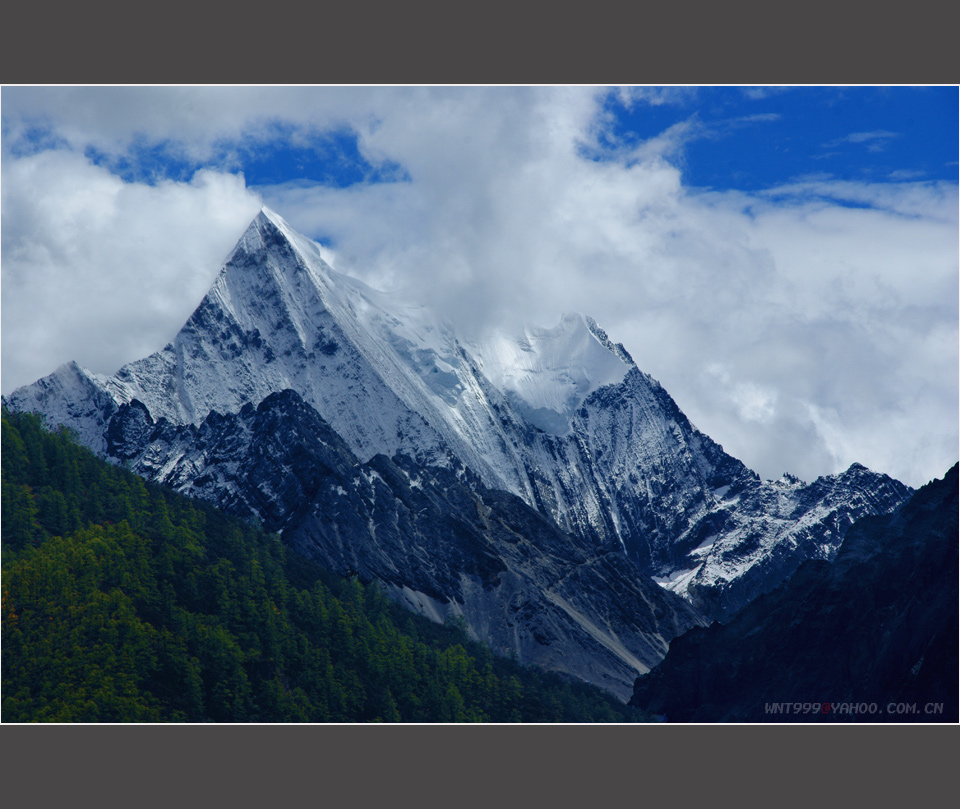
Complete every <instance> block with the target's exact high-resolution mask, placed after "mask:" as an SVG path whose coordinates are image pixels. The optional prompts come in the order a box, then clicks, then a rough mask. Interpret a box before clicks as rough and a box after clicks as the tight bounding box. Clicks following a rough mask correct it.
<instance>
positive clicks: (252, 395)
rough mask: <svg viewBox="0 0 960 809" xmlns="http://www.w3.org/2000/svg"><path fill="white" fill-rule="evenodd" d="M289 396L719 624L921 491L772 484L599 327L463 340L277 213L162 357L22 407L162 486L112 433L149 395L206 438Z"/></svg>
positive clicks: (156, 410)
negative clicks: (517, 512)
mask: <svg viewBox="0 0 960 809" xmlns="http://www.w3.org/2000/svg"><path fill="white" fill-rule="evenodd" d="M283 390H293V391H295V392H296V393H297V394H298V395H299V396H300V397H302V399H303V400H304V402H306V403H307V404H308V405H309V406H310V407H312V408H313V409H315V410H316V412H317V413H318V414H319V415H320V416H321V417H322V418H323V419H324V420H325V421H326V423H327V424H329V426H330V428H331V429H332V430H333V431H334V432H335V433H336V434H337V435H338V436H339V437H340V438H341V439H342V440H343V442H344V443H345V445H346V446H347V447H348V449H349V451H350V452H351V453H353V454H354V455H355V456H356V457H357V459H358V460H359V462H361V463H367V462H370V461H371V459H373V458H374V457H375V456H378V455H382V456H384V457H386V458H394V457H396V456H403V457H405V458H407V459H409V460H410V461H411V462H412V463H415V464H417V465H419V466H422V467H424V468H428V467H429V468H431V469H438V470H439V469H450V470H456V469H460V468H465V469H467V470H469V471H470V473H471V474H473V475H475V476H476V478H477V480H478V481H479V482H480V483H482V485H483V486H484V487H485V489H487V490H490V491H503V492H507V493H509V494H512V495H515V496H517V497H519V498H520V499H521V500H522V501H524V502H525V503H526V504H527V505H528V506H530V507H531V508H533V509H535V510H536V511H538V512H539V513H540V514H541V515H543V516H544V517H545V518H547V519H548V520H550V521H551V522H552V523H554V524H555V525H556V526H557V527H558V528H559V529H560V530H561V531H563V532H566V533H568V534H571V535H573V536H575V537H577V538H578V539H579V541H580V543H581V548H582V549H583V550H584V551H585V552H589V553H593V552H595V551H599V550H611V549H612V550H615V551H617V552H620V553H622V554H624V555H625V556H627V557H628V558H629V559H630V560H631V561H632V562H633V563H634V564H635V565H637V566H638V567H639V569H640V570H642V571H644V573H646V574H649V575H653V576H656V577H657V578H658V580H660V581H661V583H662V584H663V585H664V587H665V588H667V589H673V590H675V591H676V592H677V593H678V594H680V595H682V596H684V597H685V598H687V599H688V600H690V601H691V602H692V603H694V604H696V606H697V608H698V609H699V610H700V611H701V613H702V614H703V615H705V616H706V617H708V618H718V617H725V616H726V615H728V614H730V613H731V612H732V611H734V610H736V609H737V608H738V607H739V606H741V605H742V604H743V603H746V602H747V601H749V600H750V599H751V598H753V597H754V596H755V595H757V594H758V593H760V592H763V591H765V590H767V589H769V588H771V587H773V586H774V585H776V584H777V583H778V582H779V581H780V580H782V578H783V577H785V576H786V575H789V573H790V572H792V570H793V569H795V568H796V567H797V565H799V564H800V563H801V562H802V561H803V560H804V559H806V558H809V557H810V556H811V555H813V556H819V557H821V558H830V557H831V554H832V553H834V552H835V550H836V547H837V546H838V545H839V542H840V540H841V539H842V536H843V533H844V531H845V529H846V526H847V525H849V523H850V522H852V521H853V520H855V519H857V518H859V517H860V516H864V515H866V514H873V513H883V512H884V511H887V510H889V509H891V508H893V507H895V506H896V505H897V504H898V502H899V501H900V500H902V499H903V498H904V497H905V496H907V494H908V493H909V490H908V489H907V488H906V487H904V486H902V485H900V484H899V483H897V482H896V481H892V480H891V479H889V478H887V477H885V476H882V475H877V474H875V473H871V472H868V471H867V470H862V469H856V470H853V472H851V471H849V470H848V472H847V473H844V475H840V476H831V477H829V478H824V479H821V480H820V481H817V482H815V483H813V484H811V485H810V486H808V487H805V486H802V485H801V484H799V483H797V482H791V483H788V484H784V483H783V482H782V481H781V482H777V483H763V482H761V481H760V480H759V478H758V477H757V476H756V474H755V473H753V472H752V471H750V470H749V469H747V468H746V467H745V466H744V465H743V464H742V463H741V462H740V461H738V460H736V459H735V458H733V457H731V456H729V455H727V454H726V453H725V452H724V451H723V448H722V447H720V446H719V445H718V444H717V443H716V442H714V441H712V440H711V439H710V438H709V437H708V436H706V435H704V434H703V433H701V432H699V431H698V430H697V429H696V428H695V427H694V426H693V425H692V424H691V423H690V422H689V420H688V419H687V418H686V417H685V416H684V414H683V413H682V412H681V411H680V409H679V407H677V405H676V403H675V402H674V401H673V399H672V398H671V397H670V396H669V394H667V392H666V391H665V390H664V389H663V388H662V387H661V386H660V384H659V383H658V382H657V381H656V380H654V379H652V378H651V377H650V376H649V375H647V374H645V373H643V372H642V371H640V369H639V368H637V367H636V365H635V363H634V362H633V360H632V359H631V357H630V356H629V354H628V353H627V352H626V351H625V350H624V349H623V347H622V346H620V345H618V344H615V343H613V342H612V341H611V340H610V339H609V338H608V337H607V335H606V334H605V333H604V332H603V330H602V329H601V328H600V327H599V326H598V325H597V324H596V323H595V322H593V321H592V320H591V319H590V318H587V317H584V316H581V315H577V314H569V315H565V316H564V317H563V318H562V320H561V322H560V323H559V325H557V326H556V327H554V328H552V329H532V328H530V329H526V330H524V331H522V332H520V333H518V334H513V335H491V336H488V337H486V338H484V339H482V340H478V341H475V342H473V343H466V342H463V341H461V340H460V339H458V337H457V335H456V333H455V331H454V329H453V328H452V327H451V326H450V325H449V324H446V323H444V322H442V321H439V320H437V319H436V318H435V317H433V316H432V315H431V313H430V312H429V311H428V310H426V309H424V308H423V307H419V306H415V305H411V304H408V303H405V302H403V301H401V300H399V299H398V298H396V297H394V296H391V295H387V294H384V293H381V292H378V291H376V290H373V289H371V288H369V287H367V286H366V285H364V284H362V283H360V282H359V281H357V280H356V279H353V278H350V277H348V276H345V275H342V274H340V273H337V272H335V271H334V270H333V269H331V268H330V267H329V266H328V265H327V264H326V263H325V262H324V260H323V259H322V257H321V254H320V249H319V247H318V246H317V245H316V244H315V243H313V242H311V241H310V240H309V239H306V238H305V237H303V236H301V235H299V234H297V233H296V232H295V231H293V229H292V228H290V226H289V225H288V224H287V223H286V222H284V220H283V219H281V218H280V217H279V216H277V215H276V214H274V213H272V212H270V211H267V210H264V211H263V212H261V213H260V214H259V215H258V216H257V217H256V219H255V220H254V221H253V222H252V223H251V225H250V227H249V228H248V229H247V231H246V232H245V233H244V235H243V236H242V238H241V239H240V241H239V243H238V244H237V246H236V248H235V249H234V251H233V253H232V254H231V255H230V256H229V257H228V259H227V261H226V263H225V264H224V267H223V269H222V270H221V272H220V274H219V276H218V277H217V279H216V281H215V283H214V285H213V287H212V288H211V290H210V292H209V293H208V294H207V295H206V297H205V298H204V299H203V301H202V302H201V304H200V305H199V306H198V308H197V309H196V311H195V312H194V313H193V315H192V316H191V317H190V318H189V320H188V321H187V323H186V324H185V325H184V327H183V329H182V330H181V331H180V333H179V334H178V335H177V336H176V338H175V339H174V340H173V341H172V342H171V343H170V344H169V345H167V346H166V347H165V348H163V349H162V350H161V351H158V352H157V353H155V354H153V355H151V356H149V357H147V358H145V359H142V360H139V361H137V362H134V363H131V364H129V365H127V366H125V367H124V368H122V369H120V371H119V372H118V373H117V374H115V375H114V376H112V377H103V376H99V375H95V374H90V373H88V372H86V371H84V370H83V369H81V368H79V367H78V366H76V365H74V364H71V365H68V366H64V367H62V368H61V369H59V370H58V371H57V372H56V373H55V374H53V375H52V376H50V377H47V378H45V379H43V380H40V381H39V382H37V383H34V385H31V386H27V387H25V388H21V389H19V390H17V391H15V392H14V393H13V394H12V395H11V396H10V398H9V402H8V404H9V405H10V406H11V407H13V408H14V409H18V410H24V409H29V410H39V411H40V412H42V413H44V414H45V415H47V417H48V421H51V422H54V423H56V422H60V423H64V424H67V425H68V426H70V427H73V428H74V429H76V430H77V432H78V434H79V435H80V437H81V439H82V440H83V441H84V442H85V443H87V444H88V445H89V446H91V447H92V448H94V449H95V450H96V451H98V452H100V453H101V454H104V455H106V456H108V457H115V458H118V459H120V458H124V459H125V460H128V461H130V462H131V463H134V464H135V465H136V468H138V469H139V470H140V471H141V472H142V473H143V474H146V475H148V476H151V475H152V476H154V478H155V479H163V478H164V476H165V475H166V474H168V473H169V472H170V471H171V469H172V468H173V466H171V464H172V465H174V466H175V465H176V463H175V462H174V460H172V459H171V458H169V457H168V458H167V460H166V461H165V462H164V464H163V465H157V463H159V462H156V463H155V461H156V459H154V461H151V460H150V450H149V447H147V446H145V445H143V443H142V442H143V441H144V440H146V439H145V435H143V434H140V438H139V439H138V438H137V435H138V434H137V433H136V430H137V429H138V428H137V426H136V425H135V424H134V423H133V422H129V423H128V422H127V421H123V420H121V421H123V424H121V423H120V422H116V421H112V420H114V418H115V416H116V415H117V413H118V410H119V408H120V407H121V406H123V405H129V404H131V403H132V402H133V401H134V400H136V401H138V402H139V403H140V405H141V406H142V407H143V408H144V409H145V411H146V412H147V413H148V414H149V416H150V418H151V419H153V420H155V421H157V422H158V423H159V421H160V420H161V419H163V420H165V423H167V424H168V425H170V426H171V427H172V426H186V425H193V426H194V427H199V425H201V424H202V423H203V422H204V420H205V419H207V417H208V416H209V414H211V413H214V412H215V413H218V414H224V415H225V414H235V413H239V412H240V411H241V409H242V408H243V407H244V406H246V405H252V406H257V405H259V403H260V402H262V401H263V400H264V399H265V398H267V397H268V396H269V395H271V394H273V393H276V392H278V391H283ZM109 436H112V438H109ZM138 440H139V441H140V442H141V443H139V444H138ZM121 453H122V454H121ZM178 468H180V469H181V473H182V474H184V475H189V472H188V471H186V467H182V466H181V467H178ZM228 472H229V470H228V469H226V468H225V469H224V470H223V473H222V475H220V476H219V477H218V476H217V475H214V477H213V478H211V479H216V480H219V481H220V484H219V485H220V486H222V487H223V495H224V496H228V495H229V494H230V493H231V490H232V489H233V488H235V487H236V486H237V485H238V484H237V483H236V481H234V480H232V479H231V477H230V474H229V473H228ZM211 474H212V473H211ZM785 486H786V490H789V491H786V490H785V488H784V487H785ZM218 497H219V495H218ZM784 497H786V500H785V499H784ZM787 501H789V502H787Z"/></svg>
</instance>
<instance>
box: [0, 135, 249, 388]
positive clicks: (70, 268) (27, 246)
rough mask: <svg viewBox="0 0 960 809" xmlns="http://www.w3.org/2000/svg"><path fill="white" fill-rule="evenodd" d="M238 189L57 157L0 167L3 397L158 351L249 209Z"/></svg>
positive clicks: (208, 177)
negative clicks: (140, 178) (68, 366)
mask: <svg viewBox="0 0 960 809" xmlns="http://www.w3.org/2000/svg"><path fill="white" fill-rule="evenodd" d="M260 204H261V203H260V201H259V199H258V197H257V196H256V195H255V194H253V193H252V192H250V191H249V190H247V189H245V188H244V184H243V180H242V178H240V177H236V176H233V175H229V174H218V173H216V172H210V171H201V172H198V173H197V174H196V175H195V176H194V178H193V180H192V181H191V182H189V183H173V182H166V183H161V184H159V185H157V186H155V187H151V186H147V185H140V184H129V183H124V182H123V181H121V180H120V179H118V178H117V177H115V176H113V175H111V174H110V173H109V172H107V171H106V170H105V169H103V168H99V167H97V166H93V165H91V164H90V162H89V161H87V160H86V159H85V158H83V157H81V156H78V155H76V154H74V153H71V152H67V151H48V152H42V153H39V154H36V155H32V156H30V157H26V158H21V159H12V158H10V157H9V156H5V158H4V164H3V203H2V205H3V220H2V221H3V228H2V242H3V272H2V279H3V289H2V292H3V297H2V304H3V305H2V325H3V343H2V348H3V390H4V392H9V391H11V390H13V389H14V388H15V387H17V386H19V385H22V384H26V383H28V382H32V381H33V380H34V379H37V378H38V377H39V376H42V375H46V374H47V373H50V372H51V371H53V370H54V369H55V367H56V366H58V365H60V364H61V363H63V362H66V361H67V360H70V359H75V360H77V361H78V362H79V363H80V364H81V365H84V366H86V367H89V368H91V369H92V370H94V371H97V372H103V373H113V372H114V371H115V370H117V368H119V367H120V366H121V365H122V364H123V363H125V362H129V361H131V360H133V359H136V358H138V357H141V356H145V355H146V354H148V353H151V352H152V351H155V350H157V349H158V348H160V347H162V346H163V345H164V344H165V343H166V342H167V341H169V340H170V339H171V338H172V337H173V336H174V334H175V333H176V329H177V328H179V326H180V325H181V324H182V323H183V321H184V320H186V318H187V317H188V316H189V314H190V312H191V311H192V309H193V308H194V307H195V306H196V305H197V303H199V301H200V299H201V298H202V297H203V295H204V293H205V292H206V290H207V288H208V287H209V285H210V283H211V282H212V280H213V278H214V276H215V274H216V271H217V269H218V267H219V265H220V264H221V263H222V261H223V258H224V257H225V255H226V253H227V251H228V250H229V249H230V248H231V247H232V246H233V244H234V243H235V242H236V240H237V238H238V237H239V236H240V233H241V232H242V229H243V227H244V225H245V224H246V223H247V222H248V221H249V220H250V219H251V218H252V217H253V216H254V215H255V214H256V212H257V211H258V210H259V207H260Z"/></svg>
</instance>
